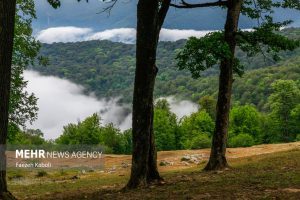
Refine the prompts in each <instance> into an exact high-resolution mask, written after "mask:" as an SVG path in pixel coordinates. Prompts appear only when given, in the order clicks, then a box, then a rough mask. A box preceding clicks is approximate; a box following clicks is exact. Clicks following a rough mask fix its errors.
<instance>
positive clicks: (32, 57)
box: [0, 0, 300, 200]
mask: <svg viewBox="0 0 300 200" xmlns="http://www.w3.org/2000/svg"><path fill="white" fill-rule="evenodd" d="M97 2H98V3H99V5H100V4H101V5H104V7H103V10H102V12H101V11H100V12H99V13H98V14H101V13H102V14H103V13H106V14H108V16H110V14H111V13H113V12H114V8H115V7H116V6H119V5H120V4H119V3H120V1H118V0H111V1H105V0H103V1H97ZM35 3H36V2H35V1H34V0H26V1H22V0H0V23H1V24H0V200H16V199H298V197H299V194H300V188H299V185H300V182H299V177H300V174H299V167H300V162H299V159H298V158H299V153H300V151H299V144H300V71H299V70H300V68H299V66H300V28H299V27H298V28H297V27H293V25H295V26H297V23H296V24H294V23H293V21H292V20H291V19H289V18H290V16H286V19H285V16H281V17H280V18H278V17H277V15H275V14H274V13H275V12H277V13H278V11H279V12H280V10H284V11H285V12H291V13H292V15H295V16H292V17H291V18H292V19H294V18H297V16H298V15H297V14H294V12H295V13H296V12H299V10H300V2H299V1H298V0H266V1H265V0H219V1H207V2H206V1H203V2H202V1H199V2H192V1H186V0H178V1H177V0H137V1H136V3H137V4H136V8H132V9H134V12H133V10H128V12H133V13H136V17H135V19H134V20H132V22H131V23H136V27H135V30H136V39H135V43H133V44H123V43H120V42H112V41H108V40H91V41H85V40H84V39H82V41H81V40H79V41H78V42H69V43H68V42H64V43H63V42H62V43H53V44H43V43H41V42H40V41H38V39H37V35H36V34H35V31H36V30H34V29H33V25H32V24H33V22H34V20H36V19H38V15H37V11H36V7H35ZM46 3H47V6H49V7H48V9H57V10H59V9H61V8H62V7H64V6H66V4H64V2H63V1H60V0H47V1H46ZM74 3H76V4H79V3H86V4H87V5H90V4H89V3H91V2H90V1H89V0H82V1H81V0H77V1H75V2H74ZM211 8H217V9H218V12H216V15H218V17H220V16H221V17H222V18H223V22H221V21H220V22H219V23H221V24H222V26H223V27H224V28H223V29H219V30H214V31H208V32H207V34H205V35H203V36H201V37H196V36H191V37H188V38H186V39H183V40H178V41H174V42H162V41H160V36H161V33H162V30H163V27H165V25H166V24H168V17H167V16H168V14H169V13H170V10H171V9H175V10H176V9H180V10H181V11H180V13H183V12H184V11H186V12H187V11H188V10H190V9H199V10H201V9H211ZM122 13H123V12H122ZM195 13H196V12H195ZM119 14H121V13H119ZM199 16H200V15H199ZM85 17H88V16H85ZM50 18H51V16H50V15H48V20H47V23H48V26H49V25H50V24H51V23H50ZM83 18H84V17H83ZM244 18H247V19H248V20H250V21H251V23H250V24H248V26H247V29H244V25H245V24H243V23H242V22H243V19H244ZM282 18H284V19H282ZM183 19H185V18H183ZM127 20H128V19H127ZM125 21H126V20H125ZM252 22H253V23H252ZM120 23H121V22H120ZM195 23H200V22H195ZM187 24H188V23H187ZM187 24H186V25H187ZM65 28H66V27H65ZM69 28H70V27H69ZM73 28H76V27H73ZM50 29H51V27H50ZM46 30H48V31H49V29H46ZM46 30H41V32H43V31H46ZM53 30H57V29H52V31H53ZM73 30H74V29H73ZM78 30H83V32H84V31H87V32H92V29H89V28H86V29H78ZM69 34H70V33H69ZM79 35H80V34H79ZM26 70H31V71H36V72H39V73H40V74H42V75H44V76H45V77H49V76H53V77H58V78H60V79H59V80H61V79H66V80H68V81H71V82H73V83H75V84H77V85H76V87H77V86H78V87H82V88H84V89H83V90H82V91H81V92H79V93H80V95H82V96H83V97H84V95H85V96H89V95H90V96H91V95H93V98H94V99H95V101H96V102H97V100H100V99H107V100H110V99H118V102H117V103H118V105H119V106H124V107H126V108H127V114H128V116H130V117H131V126H130V127H131V128H130V129H128V130H121V129H120V127H118V125H116V124H113V123H104V120H103V118H102V117H103V116H102V114H103V112H101V111H99V110H97V109H96V108H95V111H94V114H92V115H90V116H88V117H86V118H84V119H78V120H77V122H75V123H74V122H70V123H67V124H64V126H63V128H62V132H61V133H60V135H59V137H57V138H55V139H49V140H48V139H45V138H44V133H43V130H40V129H29V128H27V125H28V124H32V123H34V122H35V121H36V120H37V119H38V118H39V115H38V114H39V104H38V102H39V96H37V95H36V94H34V93H30V92H28V91H27V89H29V85H28V83H29V82H30V80H26V79H25V76H24V75H25V72H26ZM57 80H58V79H57ZM68 83H69V82H68ZM75 84H74V85H75ZM44 86H45V85H42V84H41V85H38V87H40V88H43V87H44ZM43 89H44V90H45V92H47V88H43ZM66 92H67V91H66ZM82 92H83V93H84V94H82ZM48 98H49V97H48ZM51 98H53V99H55V98H56V96H53V97H50V99H51ZM168 98H174V99H176V100H186V101H190V102H192V103H193V105H196V107H197V110H196V111H194V112H193V113H191V114H190V115H186V116H183V117H180V118H179V117H178V116H177V115H176V114H175V111H172V109H171V107H172V105H171V103H170V102H169V101H168ZM72 100H73V99H72ZM72 100H71V101H72ZM62 101H64V99H63V100H62ZM66 101H67V100H66ZM98 102H99V101H98ZM50 109H51V108H50ZM73 109H76V108H73ZM181 109H182V110H183V109H185V108H184V106H182V107H181ZM67 112H68V111H67ZM60 114H61V113H59V112H57V113H55V114H54V115H55V116H56V115H60ZM117 115H118V114H114V116H112V117H117ZM48 122H49V124H53V123H54V122H53V121H51V119H50V118H49V120H48ZM77 145H78V146H77ZM63 147H64V148H63ZM79 147H80V148H79ZM97 148H100V149H101V151H100V150H99V152H96V153H95V151H96V150H95V149H97ZM69 151H71V154H69V153H70V152H69ZM92 151H94V152H92ZM65 153H66V154H65ZM103 154H104V157H102V155H103ZM45 155H46V156H45ZM64 155H71V156H70V157H68V156H66V157H65V156H64ZM73 155H75V156H74V157H73ZM84 155H89V156H91V155H98V156H99V157H98V156H96V157H92V156H91V157H85V159H87V160H83V159H84V158H83V157H84ZM52 164H53V165H52Z"/></svg>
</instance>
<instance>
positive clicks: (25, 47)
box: [9, 0, 40, 134]
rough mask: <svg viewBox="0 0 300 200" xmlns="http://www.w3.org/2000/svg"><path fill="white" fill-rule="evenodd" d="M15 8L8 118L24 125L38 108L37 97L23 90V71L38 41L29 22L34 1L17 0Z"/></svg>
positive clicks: (35, 55) (36, 49)
mask: <svg viewBox="0 0 300 200" xmlns="http://www.w3.org/2000/svg"><path fill="white" fill-rule="evenodd" d="M16 9H17V11H16V13H17V14H16V16H15V21H16V23H15V35H14V48H13V65H12V83H11V84H12V85H11V88H12V90H11V94H10V108H9V120H10V122H11V125H12V123H14V124H16V125H20V126H25V123H26V122H27V121H29V122H32V121H33V120H35V119H36V117H37V111H38V108H37V106H36V103H37V98H36V97H35V96H34V95H33V94H29V93H28V92H26V90H25V88H26V86H27V82H26V81H25V80H24V77H23V71H24V70H25V68H26V67H28V66H29V65H31V64H33V63H34V60H35V58H36V57H37V54H38V52H39V49H40V43H39V42H38V41H36V40H35V39H34V37H33V36H32V28H31V23H32V20H33V19H35V18H36V14H35V10H34V1H33V0H26V1H21V0H17V8H16ZM9 134H10V133H9Z"/></svg>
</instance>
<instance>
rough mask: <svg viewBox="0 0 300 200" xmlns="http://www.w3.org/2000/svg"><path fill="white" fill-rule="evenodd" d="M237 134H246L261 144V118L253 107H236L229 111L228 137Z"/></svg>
mask: <svg viewBox="0 0 300 200" xmlns="http://www.w3.org/2000/svg"><path fill="white" fill-rule="evenodd" d="M239 134H248V135H250V136H252V137H253V138H255V141H256V143H260V142H261V138H260V134H261V116H260V113H259V112H258V111H257V109H256V108H255V107H254V106H251V105H245V106H237V107H234V108H233V109H232V110H231V112H230V126H229V137H234V136H237V135H239Z"/></svg>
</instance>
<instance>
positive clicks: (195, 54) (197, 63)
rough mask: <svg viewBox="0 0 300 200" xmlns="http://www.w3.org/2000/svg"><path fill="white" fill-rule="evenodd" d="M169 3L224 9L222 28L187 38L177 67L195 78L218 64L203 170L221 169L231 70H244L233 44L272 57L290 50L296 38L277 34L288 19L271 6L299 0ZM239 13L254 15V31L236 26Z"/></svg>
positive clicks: (298, 6)
mask: <svg viewBox="0 0 300 200" xmlns="http://www.w3.org/2000/svg"><path fill="white" fill-rule="evenodd" d="M171 6H174V7H177V8H198V7H211V6H221V7H224V8H226V9H227V16H226V22H225V27H224V31H220V32H214V33H210V34H208V35H206V36H205V37H203V38H200V39H198V38H190V39H189V41H188V42H187V43H186V45H185V47H184V49H183V50H182V51H181V52H179V54H178V56H177V59H178V67H179V69H189V70H190V71H191V73H192V76H193V77H195V78H198V77H199V76H200V75H201V72H202V71H203V70H206V69H208V68H210V67H213V66H214V65H216V64H219V66H220V75H219V93H218V101H217V114H216V125H215V131H214V135H213V141H212V148H211V154H210V158H209V162H208V164H207V166H206V167H205V170H218V169H223V168H226V167H227V166H228V163H227V160H226V156H225V154H226V142H227V134H228V126H229V111H230V103H231V94H232V84H233V81H234V79H233V72H235V73H237V74H238V75H242V73H243V66H242V65H241V63H240V61H239V59H237V58H236V57H235V52H236V47H237V46H239V47H240V49H241V50H242V51H244V52H246V53H247V55H248V56H253V55H255V54H257V53H259V52H264V50H266V52H267V53H270V54H271V55H272V56H273V59H275V60H277V59H278V52H279V51H280V50H293V49H295V48H296V47H298V46H299V41H293V40H289V39H288V38H286V37H284V36H282V35H280V34H278V31H279V30H280V28H281V27H283V26H285V25H287V24H289V23H290V21H284V22H282V23H277V22H274V21H273V18H272V13H273V12H274V11H273V9H274V8H278V7H282V8H294V9H300V2H299V1H294V0H292V1H290V0H283V1H272V0H268V1H265V0H226V1H225V0H224V1H222V0H221V1H216V2H210V3H200V4H190V3H187V2H186V1H185V0H181V4H171ZM241 14H243V15H246V16H248V17H249V18H251V19H256V20H257V21H258V26H257V27H254V28H253V29H254V30H253V31H241V30H239V28H238V24H239V17H240V15H241ZM261 21H262V22H261Z"/></svg>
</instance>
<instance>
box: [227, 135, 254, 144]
mask: <svg viewBox="0 0 300 200" xmlns="http://www.w3.org/2000/svg"><path fill="white" fill-rule="evenodd" d="M254 143H255V142H254V139H253V137H252V136H251V135H249V134H245V133H241V134H239V135H237V136H234V137H232V138H230V139H229V141H228V144H229V147H250V146H253V145H254Z"/></svg>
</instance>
